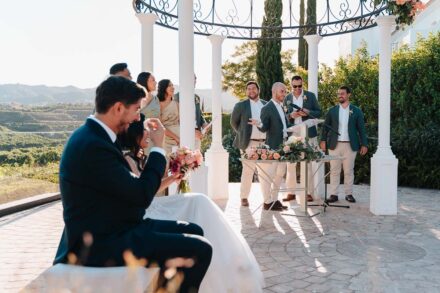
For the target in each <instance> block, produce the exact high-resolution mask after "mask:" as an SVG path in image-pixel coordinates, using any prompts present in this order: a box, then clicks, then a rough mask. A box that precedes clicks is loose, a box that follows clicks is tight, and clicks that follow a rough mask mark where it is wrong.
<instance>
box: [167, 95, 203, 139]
mask: <svg viewBox="0 0 440 293" xmlns="http://www.w3.org/2000/svg"><path fill="white" fill-rule="evenodd" d="M174 100H175V101H176V102H177V103H178V102H179V93H177V94H175V95H174ZM194 104H195V105H196V124H197V129H198V130H200V131H201V130H202V127H203V124H205V123H206V120H205V118H203V113H202V108H201V107H200V97H199V96H198V95H197V94H194Z"/></svg>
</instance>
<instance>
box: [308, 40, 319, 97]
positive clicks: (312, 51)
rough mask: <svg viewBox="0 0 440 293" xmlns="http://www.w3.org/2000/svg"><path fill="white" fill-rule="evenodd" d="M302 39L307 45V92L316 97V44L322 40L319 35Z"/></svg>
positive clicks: (317, 64) (317, 65)
mask: <svg viewBox="0 0 440 293" xmlns="http://www.w3.org/2000/svg"><path fill="white" fill-rule="evenodd" d="M304 39H305V40H306V41H307V44H308V45H309V48H308V52H309V55H308V58H309V64H308V66H309V70H308V90H309V91H311V92H312V93H314V94H315V95H316V97H318V67H319V63H318V44H319V42H320V41H321V40H322V37H321V36H320V35H307V36H304Z"/></svg>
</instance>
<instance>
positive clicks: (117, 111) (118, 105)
mask: <svg viewBox="0 0 440 293" xmlns="http://www.w3.org/2000/svg"><path fill="white" fill-rule="evenodd" d="M124 107H125V105H124V104H123V103H121V102H116V103H115V104H114V105H113V110H114V111H115V114H117V115H121V113H122V112H123V111H124Z"/></svg>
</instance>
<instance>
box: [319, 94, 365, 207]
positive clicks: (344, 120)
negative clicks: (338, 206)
mask: <svg viewBox="0 0 440 293" xmlns="http://www.w3.org/2000/svg"><path fill="white" fill-rule="evenodd" d="M350 95H351V89H350V88H349V87H347V86H341V87H340V88H339V89H338V99H339V105H336V106H334V107H332V108H331V109H330V110H329V111H328V113H327V116H326V118H325V122H324V124H325V125H328V126H330V127H331V128H332V129H334V130H337V131H338V133H335V132H334V131H331V130H329V129H328V128H327V127H323V128H322V135H321V142H320V147H321V149H322V150H323V151H325V150H326V149H328V150H329V154H330V155H332V156H342V157H344V159H343V160H332V161H330V190H329V192H330V198H329V199H328V200H327V201H328V202H330V203H331V202H335V201H338V195H337V194H338V187H339V183H340V174H341V164H342V167H343V169H344V189H345V199H346V200H347V201H349V202H356V200H355V198H354V197H353V181H354V172H353V169H354V162H355V159H356V154H357V152H359V153H360V154H361V155H362V156H363V155H365V154H366V153H367V152H368V147H367V146H368V140H367V135H366V131H365V123H364V114H363V113H362V111H361V109H359V108H358V107H356V106H354V105H352V104H350Z"/></svg>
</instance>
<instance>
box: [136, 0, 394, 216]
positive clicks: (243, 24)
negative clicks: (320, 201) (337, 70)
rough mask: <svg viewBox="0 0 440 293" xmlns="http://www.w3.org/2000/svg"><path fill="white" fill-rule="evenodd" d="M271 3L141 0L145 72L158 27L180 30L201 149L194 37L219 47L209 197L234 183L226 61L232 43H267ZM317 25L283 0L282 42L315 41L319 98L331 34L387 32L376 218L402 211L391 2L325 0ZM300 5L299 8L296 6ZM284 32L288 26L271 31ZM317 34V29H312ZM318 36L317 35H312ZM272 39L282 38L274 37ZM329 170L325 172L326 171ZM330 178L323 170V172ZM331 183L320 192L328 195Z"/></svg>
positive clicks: (375, 163)
mask: <svg viewBox="0 0 440 293" xmlns="http://www.w3.org/2000/svg"><path fill="white" fill-rule="evenodd" d="M263 2H264V1H254V0H249V1H247V3H246V4H243V3H240V4H238V2H237V0H222V1H216V0H180V1H179V0H161V1H158V0H134V1H133V8H134V10H135V12H136V16H137V17H138V19H139V21H140V23H141V39H142V41H141V60H142V61H141V62H142V66H141V69H142V70H143V71H153V69H154V66H153V60H154V52H153V33H154V25H155V24H156V25H160V26H163V27H166V28H170V29H174V30H178V37H179V86H180V95H181V96H182V97H183V98H181V99H180V112H181V113H185V114H184V115H182V117H181V121H180V123H181V126H180V135H181V144H182V145H186V146H188V147H190V148H193V147H194V140H195V138H194V131H193V128H194V127H193V126H194V113H195V109H194V103H193V98H192V97H194V83H193V76H194V35H195V34H198V35H203V36H207V38H208V39H209V40H210V42H211V44H212V60H211V62H212V97H213V98H212V115H213V116H212V117H213V135H212V144H211V146H210V148H209V150H208V151H207V154H206V165H207V166H208V169H209V170H208V195H209V196H210V197H212V198H218V197H220V196H224V195H225V193H226V192H227V189H228V188H227V186H228V153H227V152H226V150H225V149H224V148H223V146H222V133H221V129H222V126H221V123H222V120H221V118H220V117H221V115H222V113H221V101H220V96H221V89H222V81H221V74H222V73H221V61H222V60H221V58H222V44H223V42H224V40H225V39H241V40H258V39H261V38H262V33H261V32H262V30H263V27H262V26H261V25H260V23H261V20H260V19H261V17H260V15H261V11H262V9H261V7H262V5H263ZM316 2H317V10H316V14H317V15H316V16H317V17H316V19H317V22H316V24H312V25H300V23H299V20H298V19H299V12H298V11H297V7H299V5H297V4H298V3H299V1H294V0H283V7H284V8H283V25H282V27H281V29H282V34H281V38H280V39H281V40H286V41H287V40H295V39H299V38H301V37H303V35H304V39H305V40H306V41H307V43H308V48H309V49H308V90H309V91H311V92H313V93H315V94H316V96H317V97H318V66H319V64H318V53H319V52H318V44H319V42H320V41H321V40H322V38H323V37H326V36H332V35H338V34H345V33H350V32H354V31H358V30H364V29H368V28H371V27H374V26H378V27H379V35H378V36H377V37H378V39H377V41H378V42H379V43H380V49H379V119H378V120H379V142H378V148H377V151H376V153H375V154H374V156H373V157H372V159H371V192H370V211H371V212H372V213H373V214H376V215H395V214H396V213H397V165H398V160H397V158H396V157H395V156H394V154H393V152H392V150H391V146H390V104H391V103H390V93H391V32H392V30H393V27H394V25H395V16H392V15H388V14H389V13H388V11H387V4H386V1H383V2H382V4H379V5H375V3H374V2H375V1H374V0H352V1H349V0H317V1H316ZM294 4H295V5H294ZM265 29H267V30H269V31H270V30H275V29H276V30H277V31H279V30H280V27H272V28H271V27H267V28H265ZM312 29H313V30H312ZM310 31H316V33H315V34H309V32H310ZM266 38H274V37H273V36H271V34H270V33H269V34H268V37H266ZM322 172H323V171H322ZM320 176H323V173H322V174H321V175H320ZM318 177H319V176H318ZM322 190H323V186H320V188H318V193H322Z"/></svg>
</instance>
